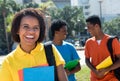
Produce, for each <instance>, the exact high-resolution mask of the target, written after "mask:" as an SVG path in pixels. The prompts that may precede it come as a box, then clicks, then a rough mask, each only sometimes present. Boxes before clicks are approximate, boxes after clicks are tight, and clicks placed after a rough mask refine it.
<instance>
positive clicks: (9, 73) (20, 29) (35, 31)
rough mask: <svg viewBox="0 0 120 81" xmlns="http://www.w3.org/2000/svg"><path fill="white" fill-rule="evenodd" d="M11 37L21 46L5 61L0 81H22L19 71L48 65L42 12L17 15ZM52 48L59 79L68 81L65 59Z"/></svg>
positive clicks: (26, 11) (27, 10)
mask: <svg viewBox="0 0 120 81" xmlns="http://www.w3.org/2000/svg"><path fill="white" fill-rule="evenodd" d="M11 35H12V37H13V40H14V41H15V42H18V43H19V44H18V46H17V47H16V49H15V50H13V51H12V52H11V53H10V54H8V55H7V57H6V58H5V60H4V61H3V63H2V66H1V68H0V81H20V80H19V78H20V77H19V73H18V72H19V70H21V69H24V68H29V67H36V66H41V65H48V63H47V59H46V55H45V50H44V45H43V44H42V43H41V42H42V41H43V39H44V36H45V22H44V14H43V13H42V12H41V11H40V10H38V9H34V8H27V9H23V10H21V11H20V12H18V13H16V15H15V17H14V19H13V22H12V28H11ZM52 48H53V53H54V56H55V60H56V66H57V73H58V79H59V81H67V76H66V73H65V71H64V68H63V65H64V59H63V58H62V56H61V55H60V54H59V52H58V51H57V50H56V48H55V47H54V46H52ZM41 74H42V73H41ZM46 77H47V76H46Z"/></svg>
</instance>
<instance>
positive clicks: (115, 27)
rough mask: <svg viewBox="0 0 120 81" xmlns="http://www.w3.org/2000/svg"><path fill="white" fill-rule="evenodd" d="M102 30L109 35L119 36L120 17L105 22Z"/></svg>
mask: <svg viewBox="0 0 120 81" xmlns="http://www.w3.org/2000/svg"><path fill="white" fill-rule="evenodd" d="M103 30H104V32H106V33H108V34H110V35H117V36H120V17H118V18H115V19H113V20H111V21H109V22H105V23H104V25H103Z"/></svg>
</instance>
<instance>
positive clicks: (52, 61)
mask: <svg viewBox="0 0 120 81" xmlns="http://www.w3.org/2000/svg"><path fill="white" fill-rule="evenodd" d="M44 49H45V53H46V58H47V62H48V64H49V66H54V70H55V71H54V76H55V81H59V80H58V75H57V67H56V61H55V57H54V54H53V50H52V44H50V43H46V44H44Z"/></svg>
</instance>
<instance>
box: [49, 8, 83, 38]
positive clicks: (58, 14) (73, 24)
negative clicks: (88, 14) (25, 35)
mask: <svg viewBox="0 0 120 81" xmlns="http://www.w3.org/2000/svg"><path fill="white" fill-rule="evenodd" d="M49 13H50V16H51V17H52V20H53V19H59V18H60V19H64V20H66V21H67V23H68V33H69V36H72V31H73V30H75V31H76V32H77V33H79V32H83V31H84V27H85V22H84V15H83V10H82V7H71V6H65V7H64V8H63V9H57V8H53V9H50V10H49ZM79 20H80V21H79Z"/></svg>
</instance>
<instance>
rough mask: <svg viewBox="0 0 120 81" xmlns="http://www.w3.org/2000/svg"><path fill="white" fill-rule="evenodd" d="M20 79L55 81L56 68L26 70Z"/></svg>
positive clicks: (20, 72) (24, 80)
mask: <svg viewBox="0 0 120 81" xmlns="http://www.w3.org/2000/svg"><path fill="white" fill-rule="evenodd" d="M19 77H20V81H54V66H42V67H31V68H24V69H23V70H20V71H19Z"/></svg>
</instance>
